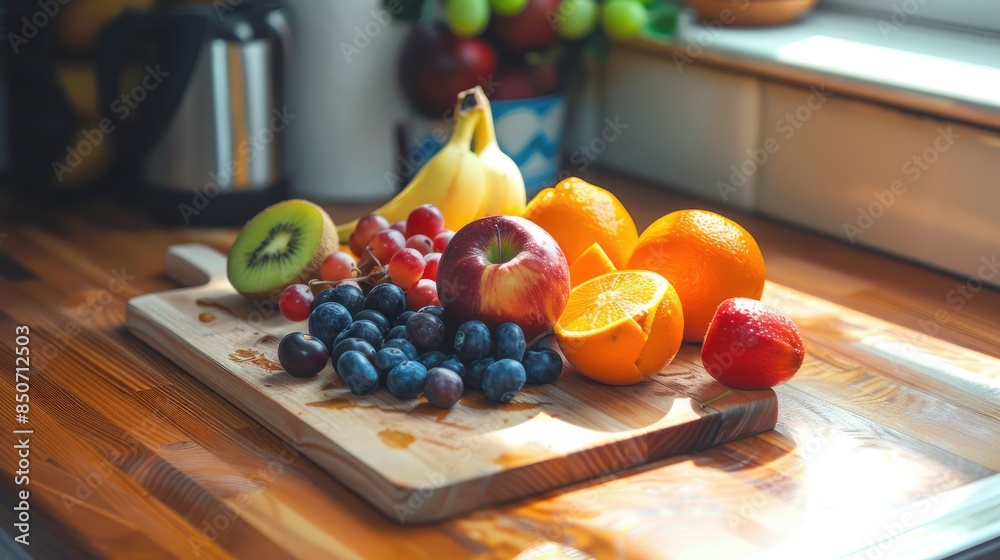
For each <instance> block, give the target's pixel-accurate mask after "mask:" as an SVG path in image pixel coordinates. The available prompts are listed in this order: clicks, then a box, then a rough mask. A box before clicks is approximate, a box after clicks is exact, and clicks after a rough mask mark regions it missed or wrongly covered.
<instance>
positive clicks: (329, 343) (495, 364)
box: [278, 283, 563, 408]
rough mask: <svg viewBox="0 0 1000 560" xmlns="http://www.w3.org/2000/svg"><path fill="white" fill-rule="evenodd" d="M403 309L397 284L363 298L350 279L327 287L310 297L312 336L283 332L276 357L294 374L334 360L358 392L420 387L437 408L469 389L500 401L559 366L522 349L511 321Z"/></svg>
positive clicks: (550, 376) (309, 373) (405, 393)
mask: <svg viewBox="0 0 1000 560" xmlns="http://www.w3.org/2000/svg"><path fill="white" fill-rule="evenodd" d="M405 309H406V295H405V294H404V293H403V290H402V289H401V288H399V287H398V286H396V285H394V284H388V283H386V284H379V285H377V286H375V287H374V288H372V289H371V291H369V292H368V295H367V296H366V295H364V293H362V291H361V289H360V288H358V287H357V286H356V285H353V284H341V285H339V286H337V287H335V288H330V289H327V290H325V291H323V292H320V293H319V294H318V295H317V296H316V297H315V299H314V300H313V302H312V307H311V312H310V314H309V334H304V333H301V332H293V333H289V334H288V335H286V336H285V337H284V338H283V339H282V340H281V343H280V344H279V345H278V361H280V362H281V365H282V366H283V367H284V368H285V371H287V372H288V373H289V374H291V375H294V376H295V377H313V376H315V375H316V374H318V373H319V372H320V371H321V370H322V369H323V368H324V367H325V366H326V364H327V362H328V361H331V362H332V363H333V367H334V369H335V370H336V372H337V374H338V375H339V376H340V378H341V379H343V380H344V383H346V384H347V386H348V388H350V390H351V392H352V393H354V394H355V395H367V394H371V393H374V392H375V391H376V390H378V388H379V386H385V387H386V389H387V390H388V391H389V393H390V394H391V395H393V396H394V397H396V398H398V399H414V398H416V397H418V396H420V394H421V393H423V394H424V396H426V397H427V401H428V402H430V403H431V404H432V405H434V406H438V407H441V408H451V407H452V406H454V405H455V403H457V402H458V400H459V398H461V396H462V393H463V392H464V391H465V389H466V388H471V389H479V390H482V391H483V393H484V394H485V395H486V397H487V398H488V399H490V400H492V401H496V402H500V403H505V402H508V401H509V400H510V399H512V398H513V397H514V395H516V394H517V393H518V391H520V390H521V389H522V388H523V387H524V385H525V383H551V382H553V381H555V380H556V378H557V377H559V374H560V373H561V372H562V366H563V364H562V358H561V357H560V356H559V354H558V353H557V352H556V351H554V350H551V349H549V348H531V349H528V348H526V341H525V339H524V332H523V331H522V330H521V328H520V327H519V326H517V325H516V324H514V323H503V324H501V325H499V326H497V327H496V328H495V329H494V330H493V331H492V332H491V331H490V329H489V328H488V327H487V326H486V325H485V324H483V323H482V322H480V321H468V322H465V323H462V324H461V325H452V324H450V323H449V321H448V320H447V319H446V317H445V315H444V309H443V308H441V307H439V306H433V305H432V306H427V307H423V308H421V309H420V310H419V311H405Z"/></svg>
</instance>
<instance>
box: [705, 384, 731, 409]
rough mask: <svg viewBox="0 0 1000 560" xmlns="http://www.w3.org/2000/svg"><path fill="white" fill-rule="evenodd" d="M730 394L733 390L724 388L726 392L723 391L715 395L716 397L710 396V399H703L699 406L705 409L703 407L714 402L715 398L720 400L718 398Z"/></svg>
mask: <svg viewBox="0 0 1000 560" xmlns="http://www.w3.org/2000/svg"><path fill="white" fill-rule="evenodd" d="M731 394H733V391H732V390H731V389H726V392H725V393H722V394H721V395H719V396H717V397H713V398H711V399H708V400H707V401H705V402H703V403H701V408H702V410H704V409H705V407H707V406H708V405H710V404H712V403H714V402H715V401H717V400H720V399H723V398H725V397H728V396H729V395H731Z"/></svg>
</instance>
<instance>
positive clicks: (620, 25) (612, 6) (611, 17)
mask: <svg viewBox="0 0 1000 560" xmlns="http://www.w3.org/2000/svg"><path fill="white" fill-rule="evenodd" d="M603 15H604V18H603V23H604V30H605V31H607V33H608V35H610V36H612V37H620V38H624V37H635V36H636V35H638V34H639V33H642V29H643V28H644V27H645V26H646V20H647V19H649V14H648V13H647V12H646V7H645V6H643V5H642V3H641V2H639V0H610V1H609V2H608V3H607V4H605V5H604V14H603Z"/></svg>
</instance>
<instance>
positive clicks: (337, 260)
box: [319, 251, 357, 280]
mask: <svg viewBox="0 0 1000 560" xmlns="http://www.w3.org/2000/svg"><path fill="white" fill-rule="evenodd" d="M356 264H357V263H355V262H354V257H352V256H351V255H349V254H347V253H345V252H343V251H337V252H336V253H330V255H329V256H328V257H326V258H325V259H323V264H321V265H320V266H319V277H320V278H322V279H323V280H344V279H345V278H353V277H355V276H357V274H356V272H357V265H356Z"/></svg>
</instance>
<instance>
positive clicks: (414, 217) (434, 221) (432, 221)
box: [406, 204, 444, 239]
mask: <svg viewBox="0 0 1000 560" xmlns="http://www.w3.org/2000/svg"><path fill="white" fill-rule="evenodd" d="M442 229H444V216H443V215H442V214H441V211H440V210H438V208H437V206H434V205H433V204H421V205H420V206H417V207H416V208H414V209H413V210H412V211H411V212H410V215H409V216H407V217H406V233H408V234H409V235H410V236H414V235H416V234H418V233H420V234H423V235H426V236H427V237H430V238H431V239H433V238H434V236H435V235H437V234H438V232H439V231H441V230H442Z"/></svg>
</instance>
